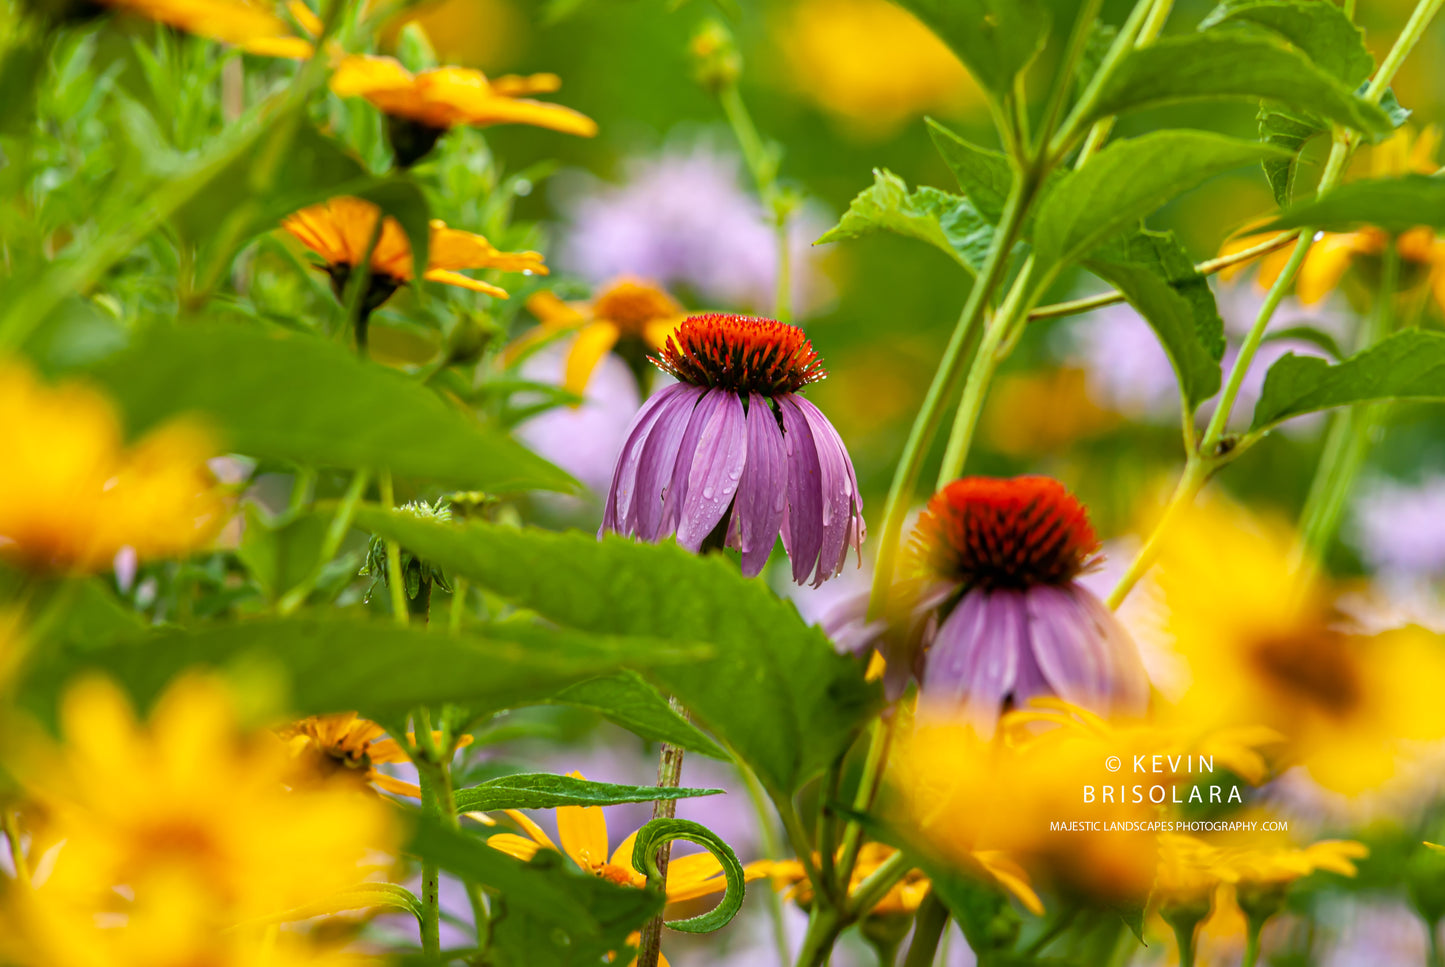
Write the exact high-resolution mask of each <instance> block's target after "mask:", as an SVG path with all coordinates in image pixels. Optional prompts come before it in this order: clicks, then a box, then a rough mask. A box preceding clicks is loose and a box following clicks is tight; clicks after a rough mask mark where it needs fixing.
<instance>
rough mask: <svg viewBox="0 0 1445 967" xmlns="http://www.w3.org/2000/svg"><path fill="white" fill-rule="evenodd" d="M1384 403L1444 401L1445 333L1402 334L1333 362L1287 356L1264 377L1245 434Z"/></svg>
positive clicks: (1413, 330) (1407, 332)
mask: <svg viewBox="0 0 1445 967" xmlns="http://www.w3.org/2000/svg"><path fill="white" fill-rule="evenodd" d="M1384 400H1445V333H1438V332H1423V331H1421V330H1419V329H1407V330H1405V331H1404V332H1397V333H1395V334H1394V335H1393V336H1389V337H1387V338H1385V339H1382V340H1381V341H1380V342H1378V343H1376V344H1375V345H1373V346H1371V347H1370V348H1369V349H1366V350H1363V351H1361V352H1358V353H1356V354H1355V355H1353V356H1351V357H1350V358H1348V359H1346V360H1344V361H1343V362H1339V363H1330V362H1327V361H1326V360H1323V359H1320V358H1319V357H1317V356H1296V355H1295V354H1294V353H1290V354H1288V355H1286V356H1284V357H1283V358H1281V359H1279V360H1278V361H1277V362H1275V364H1274V365H1273V366H1271V367H1270V368H1269V372H1268V373H1267V374H1265V377H1264V390H1263V391H1262V392H1261V393H1260V397H1259V402H1258V403H1257V404H1255V407H1254V422H1253V423H1252V424H1251V425H1250V429H1251V430H1261V429H1264V428H1266V427H1270V426H1273V425H1275V424H1276V423H1280V422H1282V421H1284V420H1287V419H1289V418H1290V417H1294V416H1300V415H1301V414H1304V413H1313V412H1315V411H1316V410H1327V409H1330V408H1332V407H1336V406H1353V405H1355V404H1357V403H1376V402H1381V401H1384Z"/></svg>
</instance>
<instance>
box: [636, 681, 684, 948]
mask: <svg viewBox="0 0 1445 967" xmlns="http://www.w3.org/2000/svg"><path fill="white" fill-rule="evenodd" d="M668 703H669V704H670V705H671V706H672V710H673V711H674V712H676V713H677V714H678V715H681V716H682V717H683V718H684V719H685V718H687V709H685V708H683V707H682V703H681V702H679V701H678V700H677V699H675V698H670V699H668ZM682 753H683V750H682V747H681V746H677V745H671V744H668V743H663V746H662V754H661V755H660V756H659V758H658V761H657V788H659V789H676V788H677V786H678V783H679V782H681V780H682ZM676 812H677V800H676V799H659V800H657V801H656V802H654V803H653V804H652V818H653V819H671V818H672V817H673V816H674V815H675V814H676ZM671 856H672V843H671V842H664V843H663V844H662V846H660V847H659V848H658V850H657V872H658V875H659V878H660V879H661V880H662V883H663V889H664V890H666V884H667V863H668V860H669V859H670V858H671ZM661 955H662V914H661V913H659V914H658V915H657V916H655V917H653V918H652V919H651V920H649V921H648V922H647V926H645V927H643V928H642V945H641V947H640V948H639V949H638V951H637V967H657V963H658V959H659V958H660V957H661Z"/></svg>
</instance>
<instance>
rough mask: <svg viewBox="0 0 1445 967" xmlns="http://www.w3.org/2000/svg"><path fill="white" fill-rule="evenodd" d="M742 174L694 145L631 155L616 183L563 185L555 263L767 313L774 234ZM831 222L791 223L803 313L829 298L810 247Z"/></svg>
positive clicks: (773, 278)
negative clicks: (646, 281)
mask: <svg viewBox="0 0 1445 967" xmlns="http://www.w3.org/2000/svg"><path fill="white" fill-rule="evenodd" d="M741 176H742V170H741V165H740V164H739V161H738V158H737V157H736V156H735V155H733V154H731V153H724V152H721V151H718V150H717V149H715V148H713V147H710V146H708V145H706V144H704V143H697V144H694V145H692V146H689V147H671V148H667V149H665V150H663V151H662V152H661V153H660V154H658V155H656V156H652V157H643V158H634V159H632V160H631V161H630V162H628V164H627V165H626V178H625V180H624V181H623V183H622V184H619V185H609V184H606V183H603V182H598V181H596V180H593V179H588V180H587V181H585V182H582V183H580V184H579V183H575V182H574V183H573V184H571V185H570V186H569V185H568V184H567V183H566V182H565V181H564V182H562V186H563V187H562V191H561V197H560V198H559V207H560V209H561V211H562V213H563V216H564V218H565V219H566V221H567V226H566V228H565V230H564V231H563V233H562V242H561V248H560V250H559V251H558V253H557V257H556V259H555V264H556V266H557V267H558V268H561V269H563V270H565V271H569V272H575V273H577V274H578V275H581V276H582V277H584V278H586V279H588V280H589V281H592V282H594V283H595V282H602V281H603V280H605V279H609V278H612V277H613V276H617V275H640V276H644V277H646V278H650V279H655V280H657V281H658V282H661V283H663V284H665V285H669V286H679V285H680V286H686V287H689V288H691V289H692V290H694V292H696V294H697V295H698V296H699V297H700V298H702V299H704V300H707V301H712V302H716V303H718V304H719V307H722V308H732V309H745V310H750V311H764V310H767V309H769V308H770V307H771V306H772V305H773V301H774V298H775V290H776V288H777V236H776V235H775V233H774V229H773V228H772V226H771V225H770V223H769V219H768V218H767V217H766V216H765V214H764V211H763V207H762V205H761V203H759V201H758V200H757V199H756V198H755V197H754V196H753V195H752V194H750V193H749V192H747V191H746V190H744V188H743V186H742V179H741ZM830 224H831V219H829V218H827V217H826V216H823V215H820V214H819V213H818V212H817V211H816V210H815V209H813V208H810V207H804V208H803V209H801V210H799V211H798V212H796V213H795V214H794V215H793V217H792V220H791V222H790V223H789V245H790V254H791V256H792V266H793V273H792V274H793V292H792V298H793V304H794V310H795V312H797V314H798V315H800V316H806V315H809V314H811V313H813V312H816V311H818V310H819V309H821V308H822V307H823V305H824V303H826V302H827V301H828V300H829V299H830V298H831V291H830V289H831V286H830V285H829V283H828V280H827V278H826V277H825V276H824V275H823V273H822V272H821V270H820V268H819V262H820V260H821V254H820V253H819V252H818V250H816V249H813V248H812V246H811V243H812V240H813V239H815V238H817V237H818V236H819V235H821V234H823V232H824V231H826V230H827V228H828V226H829V225H830Z"/></svg>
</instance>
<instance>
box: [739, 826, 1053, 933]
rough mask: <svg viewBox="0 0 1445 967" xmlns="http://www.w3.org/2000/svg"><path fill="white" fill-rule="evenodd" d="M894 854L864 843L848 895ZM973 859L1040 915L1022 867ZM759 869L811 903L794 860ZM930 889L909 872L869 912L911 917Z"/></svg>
mask: <svg viewBox="0 0 1445 967" xmlns="http://www.w3.org/2000/svg"><path fill="white" fill-rule="evenodd" d="M895 852H897V851H896V850H895V849H893V847H891V846H885V845H884V844H882V843H864V844H863V846H862V848H860V849H859V851H858V859H857V861H856V863H855V864H854V866H853V875H852V876H851V877H850V878H849V882H848V892H849V893H850V894H851V893H853V892H854V891H856V890H857V889H858V885H859V884H860V883H862V882H863V881H864V880H865V879H867V878H868V877H869V876H872V875H873V873H875V872H876V871H877V870H878V867H880V866H882V865H883V863H884V862H885V861H887V860H888V859H889V858H891V857H892V856H893V854H894V853H895ZM972 856H973V859H974V861H975V863H976V864H977V866H976V869H982V871H983V872H984V873H985V874H987V876H988V877H989V878H991V879H992V880H993V881H994V882H996V883H998V885H1000V886H1002V887H1003V888H1004V889H1006V890H1007V891H1008V892H1009V893H1012V894H1013V895H1014V896H1015V897H1017V898H1018V900H1019V902H1020V903H1022V904H1023V905H1024V906H1025V907H1026V908H1028V910H1029V911H1030V912H1031V913H1034V914H1036V915H1041V914H1043V912H1044V904H1043V901H1041V900H1040V899H1039V895H1038V894H1037V893H1035V892H1034V890H1033V887H1031V886H1030V885H1029V878H1028V874H1027V873H1025V872H1024V870H1023V868H1022V867H1020V866H1019V865H1018V864H1017V863H1015V862H1014V861H1013V860H1011V859H1009V858H1008V857H1007V856H1006V855H1004V854H1003V853H1001V852H999V851H997V850H981V851H979V852H976V853H974V854H972ZM760 866H761V868H765V869H766V870H767V873H768V875H769V876H770V877H771V878H772V881H773V887H774V888H775V889H782V888H789V895H790V896H791V897H792V898H793V899H794V900H796V901H797V902H798V903H799V904H803V905H807V904H809V903H811V902H812V900H813V886H812V884H811V883H809V882H808V877H807V874H806V873H805V872H804V870H803V864H802V863H800V862H799V861H797V860H783V861H782V862H778V863H771V864H761V865H760ZM931 889H933V884H932V883H931V882H930V881H929V879H928V877H926V876H924V875H923V873H922V872H921V871H919V870H910V871H909V872H908V873H907V875H905V876H904V877H903V879H901V880H899V881H898V883H897V884H896V885H894V886H893V887H892V889H890V890H889V891H888V892H887V893H885V894H884V895H883V899H881V900H879V901H878V902H877V903H875V904H874V905H873V908H872V909H871V910H869V911H868V912H869V913H870V914H873V915H877V916H887V915H890V914H909V913H914V912H915V911H917V910H918V905H919V904H920V903H922V902H923V898H924V897H926V896H928V891H929V890H931Z"/></svg>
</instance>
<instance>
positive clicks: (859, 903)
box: [848, 852, 913, 917]
mask: <svg viewBox="0 0 1445 967" xmlns="http://www.w3.org/2000/svg"><path fill="white" fill-rule="evenodd" d="M912 869H913V863H912V862H911V861H910V860H909V858H908V857H907V856H905V855H904V854H903V853H902V852H897V853H894V854H893V855H892V856H890V857H888V858H887V859H886V860H884V861H883V862H882V863H879V864H878V868H877V869H875V870H874V871H873V872H872V873H869V874H868V875H867V876H866V877H864V878H863V880H862V882H860V883H859V884H858V888H857V889H855V890H853V892H852V894H851V895H850V896H849V898H848V910H849V912H850V913H851V914H852V915H854V916H858V917H864V916H867V915H868V914H869V912H870V911H872V909H873V908H874V907H875V906H877V905H878V902H879V901H880V900H882V899H883V898H884V897H885V896H887V895H888V891H889V890H891V889H893V887H895V886H897V885H898V881H900V880H902V879H903V878H904V877H905V876H907V875H908V873H909V871H910V870H912Z"/></svg>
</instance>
